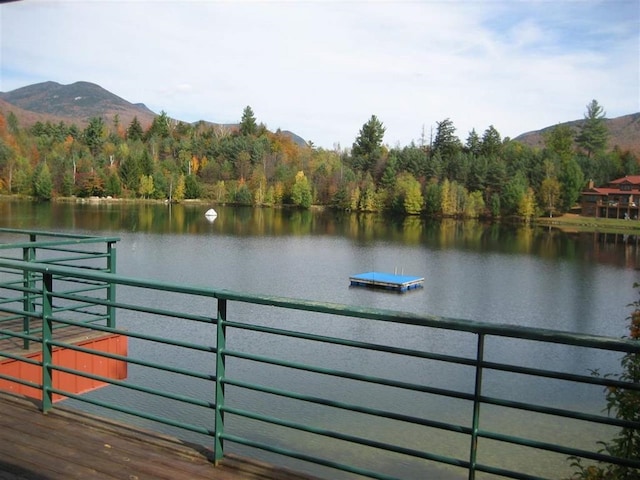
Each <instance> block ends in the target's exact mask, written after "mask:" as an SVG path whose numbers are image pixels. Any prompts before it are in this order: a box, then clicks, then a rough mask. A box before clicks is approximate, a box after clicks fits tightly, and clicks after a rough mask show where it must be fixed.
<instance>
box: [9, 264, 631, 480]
mask: <svg viewBox="0 0 640 480" xmlns="http://www.w3.org/2000/svg"><path fill="white" fill-rule="evenodd" d="M0 269H1V272H2V275H14V276H16V277H21V278H22V277H23V278H28V279H29V282H30V283H29V286H28V287H27V286H24V285H21V286H16V285H15V284H14V283H11V282H9V283H3V282H0V283H1V285H0V291H2V289H3V288H8V289H9V290H10V291H17V292H19V293H21V294H22V295H24V296H26V295H31V297H30V300H29V301H31V298H39V299H41V302H40V303H39V305H41V308H40V309H36V310H35V311H34V310H33V309H31V307H30V305H27V304H26V303H24V301H23V298H20V297H19V296H16V297H15V298H13V299H12V300H13V301H12V302H10V301H9V300H8V299H6V298H5V300H3V303H2V304H0V312H3V311H4V312H7V313H8V314H9V315H24V316H26V317H30V318H36V317H37V318H40V319H41V320H42V321H43V328H42V331H41V332H39V333H38V334H35V333H34V332H28V333H24V332H17V333H16V332H10V331H6V330H3V329H0V335H3V336H6V337H9V336H14V337H16V338H20V339H22V340H24V341H29V342H39V343H41V345H42V352H43V360H42V362H34V361H33V360H29V359H27V358H25V357H20V356H19V355H14V354H9V355H7V354H6V352H0V356H7V357H8V358H12V359H16V360H19V361H24V362H27V363H29V362H31V363H35V364H38V365H39V366H41V367H42V372H43V375H42V382H41V384H38V385H36V384H32V383H25V384H28V386H32V387H34V388H39V389H42V392H43V398H44V400H43V410H44V411H47V410H49V409H51V408H52V407H53V403H52V396H53V395H54V394H59V395H64V396H66V397H68V398H70V399H73V401H77V402H82V403H84V404H87V405H91V406H92V407H96V408H106V409H110V410H111V411H114V412H116V413H117V414H121V415H123V416H124V417H126V418H129V417H132V418H137V419H140V420H141V422H143V423H144V422H147V421H148V422H154V423H155V422H157V423H159V424H162V425H166V426H168V427H171V428H177V429H180V431H183V432H185V435H188V434H194V435H197V436H198V438H200V436H204V437H202V438H204V439H209V441H208V442H206V441H205V442H204V443H209V445H210V446H211V447H212V448H213V455H214V457H215V459H216V460H220V459H222V458H223V457H224V455H225V452H227V451H229V450H230V449H232V448H245V449H248V450H249V451H251V452H261V451H262V452H268V453H269V454H275V455H276V457H278V458H281V457H282V456H284V457H285V458H289V459H294V461H296V462H299V463H296V465H300V466H301V469H304V468H307V466H308V465H310V464H314V465H317V466H319V468H320V470H321V473H318V472H316V474H322V472H329V471H331V472H334V473H333V474H330V473H327V475H331V476H330V477H329V478H335V477H334V475H336V473H335V472H341V473H340V474H341V475H345V476H346V478H353V476H354V475H355V476H364V477H368V478H375V479H385V480H387V479H393V478H424V475H418V474H415V475H414V476H413V477H412V476H410V475H411V474H409V473H407V474H406V475H405V474H399V473H398V472H400V471H402V469H401V466H402V465H406V464H410V465H412V467H411V468H414V470H412V471H414V472H415V471H420V469H422V470H421V471H422V472H432V471H444V470H437V469H439V468H442V469H448V470H450V472H453V473H455V472H458V474H459V475H460V476H461V477H462V476H464V477H467V478H469V479H474V478H516V479H542V478H566V477H567V475H563V474H558V475H546V474H545V475H542V474H536V473H532V472H534V471H535V468H532V467H531V465H529V464H527V463H526V462H524V461H523V462H520V461H512V460H511V459H510V458H506V457H509V456H511V455H512V454H511V453H509V452H513V451H518V452H521V451H522V452H524V453H522V454H520V456H519V457H518V458H521V459H527V458H529V457H531V458H536V456H537V455H539V454H541V455H543V456H542V457H540V458H547V457H545V456H544V455H550V456H554V458H560V460H559V461H560V463H565V464H567V465H568V460H567V457H579V458H582V459H585V461H587V462H596V461H602V462H608V463H613V464H617V465H622V466H626V467H628V468H630V469H640V459H634V458H617V457H611V456H609V455H607V454H606V452H602V451H599V448H600V447H599V445H598V444H597V441H599V440H607V438H598V437H595V438H594V439H593V448H585V447H583V446H575V445H573V444H572V442H571V441H566V440H567V439H566V438H562V436H561V435H557V436H553V438H551V439H548V438H543V439H541V438H539V437H538V436H537V435H535V434H534V433H535V432H533V431H532V430H534V429H532V428H526V427H522V428H516V427H514V428H515V430H517V431H516V432H515V433H513V432H510V431H507V432H505V431H504V430H502V429H501V428H492V422H485V421H484V419H485V418H492V419H498V420H499V419H500V418H501V415H503V413H499V414H497V415H496V414H494V413H492V412H493V411H500V412H516V413H517V414H518V415H520V416H523V417H535V418H538V417H540V418H543V417H544V418H550V419H551V420H550V422H549V423H551V424H558V425H561V424H564V423H567V424H571V425H573V424H579V425H580V426H582V425H585V426H586V427H585V428H586V430H585V431H593V430H594V429H595V431H597V432H600V433H602V432H605V433H606V434H609V433H612V432H615V431H618V430H619V429H622V428H625V429H636V430H637V429H640V423H639V422H629V421H624V420H621V419H618V418H614V417H610V416H608V415H605V414H602V413H600V412H595V413H594V412H592V411H588V410H587V411H583V410H580V409H578V408H571V407H568V406H567V404H561V405H550V404H548V403H547V402H545V401H533V400H529V399H526V400H523V399H518V398H511V397H509V395H506V394H505V395H497V394H496V393H495V392H494V391H493V389H494V387H495V385H494V384H495V383H496V380H495V378H503V377H504V378H508V379H509V380H508V381H515V380H513V379H515V378H517V379H520V380H519V381H521V379H522V378H526V379H530V380H527V381H530V382H531V383H532V385H539V384H540V382H561V383H563V384H564V383H567V382H568V383H570V384H572V385H576V388H597V389H599V390H601V389H604V388H624V389H628V390H629V391H634V392H640V385H639V384H634V383H629V382H622V381H620V380H617V379H615V378H611V377H607V376H594V375H591V374H590V372H588V371H585V372H584V373H579V372H578V373H576V372H575V371H566V370H563V365H562V362H558V364H554V368H548V367H545V366H540V365H543V364H544V363H545V362H540V365H527V364H521V363H520V362H518V361H517V359H515V360H514V361H505V360H503V359H501V358H502V357H501V352H502V351H503V349H504V347H505V345H506V344H510V343H513V342H515V343H516V344H517V345H519V346H521V345H525V344H527V345H528V344H529V343H532V344H535V345H536V348H538V346H540V348H541V349H543V350H544V348H550V349H553V348H560V349H578V350H580V351H583V350H584V352H585V355H587V356H588V355H590V354H591V353H592V352H614V353H615V352H619V353H622V354H624V353H634V354H640V344H639V342H634V341H631V340H624V339H615V338H609V337H601V336H593V335H584V334H573V333H567V332H560V331H552V330H544V329H536V328H524V327H515V326H508V325H496V324H490V323H483V322H474V321H468V320H460V319H451V318H442V317H436V316H428V315H416V314H410V313H402V312H395V311H388V310H379V309H373V308H357V307H350V306H345V305H338V304H330V303H320V302H313V301H305V300H295V299H290V298H283V297H273V296H262V295H250V294H244V293H239V292H232V291H227V290H216V289H209V288H203V287H195V286H188V285H183V284H171V283H164V282H159V281H150V280H142V279H137V278H131V277H124V276H119V275H115V274H111V273H106V272H102V271H96V270H89V269H80V268H77V267H72V266H66V265H58V264H52V263H42V262H29V261H23V260H19V259H7V258H2V259H0ZM1 278H4V277H1ZM69 279H73V281H75V282H80V283H81V284H88V285H93V284H95V285H102V286H104V285H105V284H108V285H109V286H110V287H113V291H115V289H116V288H117V290H118V301H116V297H115V294H110V295H108V296H103V297H100V298H98V297H95V296H93V295H91V294H89V293H88V292H86V291H83V290H82V289H78V290H73V289H69V288H67V287H66V284H67V282H68V281H69ZM35 285H37V288H36V287H35ZM110 291H112V290H110ZM61 304H63V305H64V306H65V307H64V308H60V307H58V305H61ZM87 304H94V305H96V306H100V307H103V308H107V309H109V310H110V311H117V312H118V318H119V320H118V324H119V328H116V327H115V325H106V324H100V323H93V322H89V323H87V322H85V319H84V318H80V319H72V318H70V316H69V315H68V313H69V312H74V311H76V310H74V309H76V308H77V309H80V310H82V311H85V310H86V305H87ZM80 306H82V307H81V308H80ZM20 308H22V310H20ZM121 323H122V324H123V325H124V326H122V327H120V324H121ZM329 325H334V326H337V328H334V329H330V328H329V327H328V326H329ZM354 325H355V326H357V328H355V333H354V329H353V328H352V327H353V326H354ZM0 326H1V324H0ZM60 326H83V327H85V328H90V329H92V330H96V331H101V332H105V333H109V334H114V333H115V334H120V335H126V336H127V337H129V340H130V351H129V354H128V355H127V356H121V355H116V354H112V353H108V352H98V351H96V350H93V349H90V348H86V347H81V346H78V345H73V344H67V343H64V342H61V341H59V340H57V339H56V331H57V330H56V329H57V328H58V327H60ZM399 329H408V331H410V332H413V333H414V334H415V336H419V335H420V332H426V331H428V332H429V335H427V336H425V338H432V337H433V338H435V337H437V338H441V339H442V342H435V343H434V345H435V346H433V345H432V346H431V347H429V348H426V347H419V346H416V345H413V346H411V345H402V344H400V343H398V342H395V341H392V337H393V336H392V335H390V333H392V332H394V331H397V330H399ZM328 331H342V332H343V333H344V334H343V335H337V334H327V332H328ZM368 332H370V334H368ZM380 332H383V333H384V332H387V335H386V336H385V338H386V339H387V340H389V341H381V339H380ZM460 337H464V338H465V339H466V340H465V341H464V342H463V343H453V344H449V343H448V342H450V341H452V340H453V341H454V342H457V340H456V339H458V338H460ZM294 343H295V345H297V347H296V348H295V349H289V350H288V349H287V347H286V346H287V345H289V344H294ZM54 348H67V349H71V350H76V351H79V352H84V353H91V354H95V355H99V356H101V357H105V358H109V359H113V360H118V361H125V362H127V363H128V365H129V368H130V375H129V378H128V379H127V380H113V379H110V378H106V377H104V376H99V375H95V374H93V373H91V372H88V371H85V370H82V369H72V368H69V367H63V366H61V365H56V364H55V363H54V362H53V355H52V352H53V349H54ZM456 350H459V351H456ZM178 352H179V353H178ZM291 352H293V353H291ZM499 359H500V360H499ZM392 362H399V364H404V363H406V365H408V366H409V365H421V367H420V368H421V369H420V372H421V374H423V375H424V376H428V374H429V372H432V371H433V372H436V373H437V372H439V371H440V370H439V369H440V366H446V368H452V369H459V370H460V372H463V373H461V374H460V375H461V377H464V378H468V379H469V381H468V382H462V384H463V386H462V387H461V386H460V385H459V384H458V383H457V382H453V385H446V384H445V385H442V384H441V381H442V380H443V379H442V378H439V376H438V375H436V378H433V379H426V380H424V379H423V380H416V376H417V377H420V375H418V374H416V372H415V371H414V370H415V368H413V367H412V368H409V367H407V369H406V370H407V372H406V377H405V376H391V377H390V376H388V375H385V373H386V372H385V368H384V367H385V365H387V364H389V363H392ZM446 371H449V370H446ZM60 372H64V373H68V374H73V375H78V376H81V377H85V378H90V379H93V380H98V381H101V382H106V383H108V384H110V385H111V386H110V387H109V388H107V389H106V390H105V391H104V392H94V393H92V394H88V395H78V394H75V393H73V392H69V391H64V390H60V389H57V388H54V387H53V383H52V377H53V376H54V375H57V374H59V373H60ZM132 372H133V374H131V373H132ZM146 372H150V373H146ZM273 372H278V373H273ZM425 372H426V373H425ZM487 375H490V376H492V377H495V378H493V379H492V381H491V382H488V381H487ZM0 378H1V379H4V380H10V381H13V382H17V383H24V381H23V380H21V379H19V378H16V377H10V376H7V375H0ZM274 379H276V380H274ZM431 380H433V381H431ZM444 380H446V379H444ZM327 385H331V387H330V388H328V387H327ZM454 387H455V388H454ZM532 388H533V387H532ZM110 389H111V390H113V394H109V392H110ZM361 389H364V391H369V392H372V393H371V394H370V395H366V396H365V395H362V396H359V395H353V394H352V393H353V392H355V391H361ZM498 391H499V392H502V393H504V390H500V389H498ZM384 392H387V393H384ZM388 392H392V393H391V394H389V393H388ZM533 396H534V397H535V395H533ZM382 397H385V398H387V399H389V398H390V399H392V401H391V402H388V401H385V402H383V401H382ZM142 398H144V400H142ZM407 398H411V399H412V400H411V401H406V399H407ZM416 399H417V401H416ZM433 399H435V401H443V402H445V403H447V404H450V406H451V409H453V410H454V413H453V414H452V415H449V416H446V417H445V416H443V415H441V414H440V413H438V414H436V415H435V416H429V412H430V409H429V408H426V409H419V410H422V411H420V412H419V413H416V412H414V411H413V408H414V407H412V405H420V404H422V403H425V404H429V405H430V403H429V402H431V401H432V400H433ZM569 405H572V404H571V402H569ZM143 406H146V408H143ZM317 412H320V413H317ZM350 418H354V419H355V420H349V419H350ZM498 423H499V422H498ZM374 424H375V425H376V426H375V428H374V427H372V425H374ZM369 428H373V430H371V431H370V430H368V429H369ZM581 428H582V427H579V428H578V431H583V430H581ZM605 433H603V434H605ZM449 438H452V439H455V441H453V440H452V441H450V440H449ZM430 439H436V440H433V441H432V442H431V443H434V442H435V443H436V448H433V449H429V448H425V447H423V446H422V442H423V441H427V440H430ZM440 439H442V442H439V440H440ZM581 440H582V439H581ZM438 443H442V444H443V445H439V444H438ZM448 443H451V448H450V449H449V448H447V447H448V445H447V444H448ZM339 452H348V453H345V454H342V453H339ZM500 452H505V453H504V454H502V453H500ZM545 461H546V460H545ZM416 469H417V470H416ZM434 469H435V470H434ZM463 472H464V473H463ZM432 476H435V475H432Z"/></svg>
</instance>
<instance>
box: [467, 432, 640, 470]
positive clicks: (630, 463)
mask: <svg viewBox="0 0 640 480" xmlns="http://www.w3.org/2000/svg"><path fill="white" fill-rule="evenodd" d="M478 436H479V437H482V438H489V439H491V440H496V441H500V442H505V443H510V444H512V445H521V446H523V447H530V448H536V449H538V450H546V451H549V452H554V453H561V454H563V455H568V456H570V457H581V458H588V459H590V460H597V461H600V462H607V463H613V464H616V465H623V466H625V467H633V468H640V460H638V459H636V460H634V459H629V458H622V457H612V456H610V455H604V454H602V453H597V452H590V451H588V450H581V449H577V448H571V447H565V446H563V445H558V444H556V443H548V442H541V441H538V440H531V439H528V438H522V437H514V436H511V435H505V434H502V433H497V432H490V431H486V430H478Z"/></svg>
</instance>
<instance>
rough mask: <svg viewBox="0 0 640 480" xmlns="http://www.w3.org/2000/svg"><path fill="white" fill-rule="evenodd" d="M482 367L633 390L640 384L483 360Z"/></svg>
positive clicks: (639, 387)
mask: <svg viewBox="0 0 640 480" xmlns="http://www.w3.org/2000/svg"><path fill="white" fill-rule="evenodd" d="M482 367H483V368H485V369H491V370H499V371H502V372H510V373H520V374H523V375H532V376H535V377H544V378H553V379H556V380H567V381H570V382H577V383H587V384H592V385H602V386H619V387H623V388H629V389H631V390H639V391H640V384H637V383H636V384H634V383H629V382H621V381H618V380H612V379H609V378H606V377H595V376H593V375H579V374H575V373H565V372H557V371H553V370H542V369H538V368H531V367H522V366H518V365H506V364H503V363H495V362H483V363H482Z"/></svg>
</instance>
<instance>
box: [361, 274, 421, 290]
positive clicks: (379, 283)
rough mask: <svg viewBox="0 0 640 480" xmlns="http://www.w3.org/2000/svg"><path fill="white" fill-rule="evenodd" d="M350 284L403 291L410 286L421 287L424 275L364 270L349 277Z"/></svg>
mask: <svg viewBox="0 0 640 480" xmlns="http://www.w3.org/2000/svg"><path fill="white" fill-rule="evenodd" d="M349 280H350V281H351V285H354V286H361V287H378V288H387V289H391V290H398V291H401V292H404V291H406V290H409V289H412V288H418V287H421V286H422V284H423V283H424V277H415V276H411V275H396V274H393V273H384V272H366V273H359V274H357V275H352V276H351V277H349Z"/></svg>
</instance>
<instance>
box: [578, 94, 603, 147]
mask: <svg viewBox="0 0 640 480" xmlns="http://www.w3.org/2000/svg"><path fill="white" fill-rule="evenodd" d="M605 115H606V113H605V112H604V109H603V108H602V107H601V106H600V105H599V104H598V102H597V100H591V103H589V105H587V113H586V114H585V116H584V122H583V123H582V125H581V126H580V131H579V132H578V135H577V136H576V143H577V144H578V146H580V147H581V148H582V149H583V150H584V151H585V152H586V153H587V158H591V156H592V155H594V154H598V153H601V152H603V151H604V150H605V148H606V147H607V141H608V140H609V131H608V130H607V125H606V124H605V122H604V119H605Z"/></svg>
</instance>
